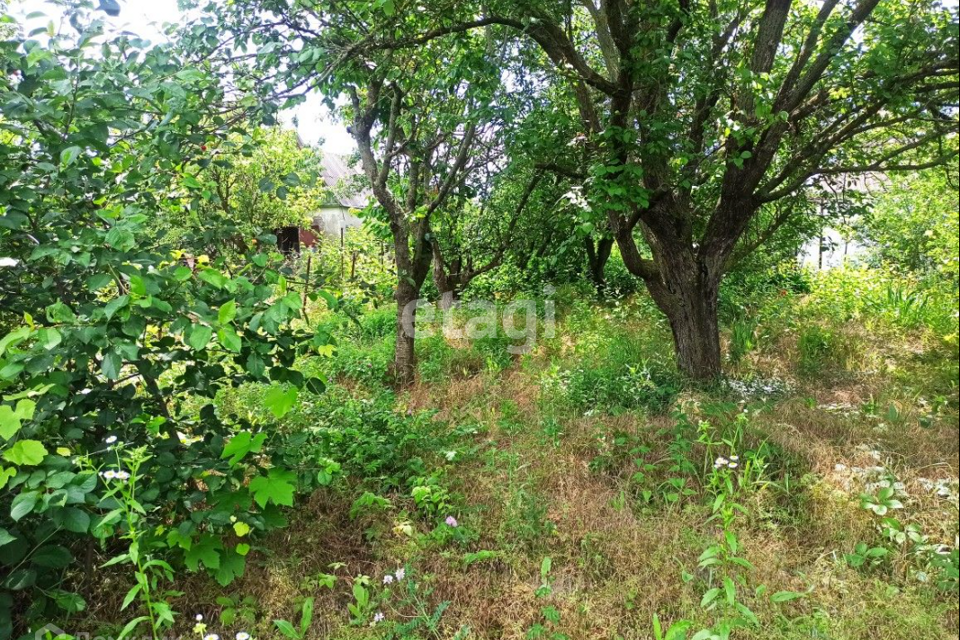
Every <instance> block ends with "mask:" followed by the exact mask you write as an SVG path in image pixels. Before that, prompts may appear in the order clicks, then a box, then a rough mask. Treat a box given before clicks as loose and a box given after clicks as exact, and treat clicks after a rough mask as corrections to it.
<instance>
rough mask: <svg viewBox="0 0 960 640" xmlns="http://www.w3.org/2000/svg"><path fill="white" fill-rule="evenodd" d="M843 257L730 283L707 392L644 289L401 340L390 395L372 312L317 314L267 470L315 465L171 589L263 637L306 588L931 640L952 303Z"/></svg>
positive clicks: (486, 633) (348, 628)
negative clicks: (228, 578) (329, 340)
mask: <svg viewBox="0 0 960 640" xmlns="http://www.w3.org/2000/svg"><path fill="white" fill-rule="evenodd" d="M868 275H869V274H861V273H859V272H857V273H851V272H840V271H837V272H833V273H831V274H829V275H824V276H817V277H814V278H812V279H810V280H808V281H807V284H808V285H809V287H808V288H809V292H806V293H805V292H803V287H799V286H797V287H793V288H791V289H789V290H786V291H784V289H783V288H781V287H768V288H767V289H766V290H765V291H763V292H760V293H757V294H756V295H754V296H752V297H749V300H750V303H749V308H748V309H744V310H741V311H740V312H731V313H730V314H729V315H728V316H727V318H728V322H727V324H726V325H725V327H724V332H725V336H726V338H727V344H728V351H727V352H728V353H730V354H731V355H732V356H733V357H731V358H730V365H731V366H732V368H731V369H730V374H731V377H730V378H729V379H728V380H727V381H726V382H725V383H724V384H723V385H720V386H718V387H717V388H716V389H707V390H704V389H696V388H690V387H686V386H684V385H683V384H682V382H681V380H680V378H679V376H678V375H677V374H676V371H675V368H674V366H673V364H672V355H671V345H670V341H669V330H668V329H667V327H666V326H665V324H664V322H663V320H662V318H661V317H660V316H659V314H657V313H656V311H655V310H654V309H653V308H652V306H651V305H650V303H649V301H648V300H646V299H645V298H644V297H643V296H642V295H638V296H637V297H635V298H627V299H619V300H612V301H608V302H606V303H604V304H600V305H597V304H588V303H583V302H573V303H572V304H566V305H564V306H563V308H562V309H561V314H560V315H561V319H560V322H559V325H558V330H557V334H556V336H554V337H552V338H549V339H542V340H540V341H539V342H538V344H537V345H536V347H535V348H534V349H533V350H532V351H530V352H529V353H527V354H524V355H516V354H512V353H510V352H509V350H508V349H507V347H508V346H509V345H510V344H511V343H512V342H511V341H510V340H507V339H505V338H502V337H490V338H486V339H483V340H479V341H474V342H470V341H466V340H451V339H448V338H445V337H444V336H442V335H435V336H433V337H430V338H426V339H424V340H421V341H420V343H419V346H418V349H419V357H420V371H419V376H420V381H419V383H418V384H417V385H416V386H415V387H414V388H413V389H411V390H409V391H404V392H402V393H396V392H394V391H393V390H391V389H390V388H388V387H387V386H386V385H385V382H384V376H385V373H386V368H387V364H388V362H389V358H390V354H391V352H392V346H393V345H392V335H393V331H394V322H395V318H394V315H393V313H392V311H391V310H388V309H381V310H376V311H372V312H367V313H365V314H363V315H362V316H359V317H357V318H356V320H355V321H354V320H346V321H340V322H339V323H338V324H337V326H335V327H334V326H332V324H331V332H333V330H334V329H335V331H336V334H337V336H338V344H337V348H336V351H335V352H334V353H332V354H331V355H330V356H329V357H322V358H318V359H316V360H313V361H308V362H303V363H300V364H299V365H298V366H299V367H301V368H302V369H304V370H311V371H313V370H316V371H322V372H325V373H326V374H327V375H328V376H329V381H330V386H329V388H328V390H327V392H326V393H325V394H322V395H319V396H312V397H309V398H302V402H301V403H300V405H299V407H298V408H297V409H296V410H294V411H293V412H291V413H290V414H289V415H288V417H287V419H286V422H285V424H284V425H283V428H284V430H285V431H288V432H290V433H299V434H303V442H302V445H301V447H300V448H299V452H298V459H297V460H291V461H287V464H288V465H289V466H291V467H293V468H298V469H301V470H302V472H304V473H307V472H308V471H309V472H310V473H317V472H318V471H317V470H318V469H320V470H321V472H326V473H329V476H330V477H329V478H324V479H325V480H328V482H326V483H325V486H324V487H323V488H321V489H320V490H319V491H317V492H316V493H315V494H314V496H313V497H312V498H311V499H310V500H309V501H308V503H307V504H306V505H305V506H303V507H302V508H298V509H297V510H295V511H293V512H292V513H290V514H289V516H290V519H291V524H290V527H288V528H287V529H285V530H283V531H281V532H278V533H276V534H273V535H271V536H270V537H268V538H266V539H264V540H262V541H261V542H260V543H259V544H257V545H256V546H255V547H254V549H253V550H252V552H251V555H250V565H249V567H248V571H247V574H246V575H245V576H244V577H243V579H241V580H239V581H238V582H237V583H235V584H234V585H233V586H232V587H231V591H230V592H229V593H226V594H224V593H223V591H222V589H219V588H218V587H217V586H216V585H215V584H212V583H210V582H208V581H207V580H206V579H204V578H200V577H197V578H192V579H190V580H187V581H185V582H184V583H183V584H181V585H178V587H179V588H181V589H182V590H183V591H185V592H186V593H187V595H186V596H185V598H184V602H182V603H181V604H180V608H181V610H185V611H188V612H192V611H193V610H194V609H196V610H197V612H202V613H204V614H205V615H207V616H208V620H209V621H210V622H211V627H213V628H216V629H217V630H218V632H219V633H220V635H221V637H226V636H225V634H227V633H232V632H234V631H236V630H240V629H241V628H242V629H243V630H246V631H249V632H253V633H255V634H256V635H258V636H259V637H261V638H265V637H276V631H275V627H274V625H273V622H272V621H273V620H274V619H278V618H279V619H287V620H296V619H298V618H297V617H298V615H299V614H298V611H299V608H300V606H301V605H302V603H303V602H304V600H305V599H306V598H315V601H316V604H315V611H316V614H315V616H314V619H313V622H312V624H311V626H310V628H309V632H308V634H307V637H309V638H318V639H319V638H324V639H327V638H334V639H342V640H375V639H376V640H380V639H383V638H396V639H407V640H414V639H425V638H454V637H459V638H463V639H466V638H471V639H476V640H480V639H483V640H488V639H489V640H493V639H509V640H520V639H527V638H536V637H540V638H561V637H566V638H571V639H573V638H576V639H581V638H582V639H585V640H609V639H613V638H623V639H624V640H627V639H630V640H640V639H647V638H652V637H653V618H654V615H656V616H657V617H658V619H659V620H660V621H661V622H662V623H663V625H664V626H665V627H666V626H669V625H670V624H673V623H675V622H678V621H681V620H686V621H687V622H688V623H689V624H690V627H689V629H690V633H689V634H688V635H689V636H692V635H693V632H694V631H696V630H699V629H702V628H703V629H705V628H715V627H716V625H718V624H723V623H724V622H725V621H726V622H730V621H735V620H741V622H740V623H738V624H737V626H735V628H734V629H733V630H732V633H731V636H730V637H731V638H734V639H737V640H741V639H742V640H759V639H761V638H763V639H768V638H784V639H796V640H800V639H802V638H803V639H807V638H831V639H834V640H867V639H870V640H872V639H873V638H877V637H882V638H885V639H887V638H891V639H896V640H899V639H903V640H917V639H919V638H924V639H926V638H931V639H933V638H937V639H939V638H948V639H949V638H956V637H957V632H958V623H957V619H958V613H960V611H958V603H957V596H956V593H957V592H956V570H957V560H956V557H957V556H956V547H957V535H958V530H960V524H958V521H960V515H958V514H960V511H958V501H957V475H958V463H957V455H958V449H960V445H958V417H957V398H956V389H957V387H956V380H955V376H954V377H953V378H951V375H953V374H952V373H951V372H953V371H954V370H955V366H956V360H955V353H951V352H950V350H949V348H947V345H948V342H946V341H945V340H944V336H945V335H947V334H949V331H950V328H951V327H952V326H954V327H955V318H954V319H953V320H951V319H950V317H948V315H949V314H946V313H945V312H944V311H943V306H944V305H943V304H942V300H941V299H940V297H938V296H942V295H943V294H942V292H941V293H936V292H930V291H926V290H923V289H920V288H918V289H916V290H915V291H916V292H918V293H916V295H914V294H908V293H905V292H904V291H900V293H894V294H888V293H884V291H897V289H895V288H894V289H887V288H886V287H888V285H889V286H891V287H895V286H899V285H896V283H895V282H894V281H893V280H888V281H886V282H884V281H883V278H884V277H885V276H883V275H877V274H873V277H872V278H870V277H868ZM917 286H918V287H919V286H920V285H919V284H918V285H917ZM860 287H863V289H861V288H860ZM743 299H747V297H744V298H743ZM905 300H911V302H905ZM327 321H329V322H331V323H333V320H332V319H330V318H328V319H327ZM951 322H953V323H954V324H953V325H951V324H950V323H951ZM734 354H735V355H734ZM256 393H258V391H257V389H254V388H250V389H245V390H244V391H243V392H242V393H241V394H239V397H234V398H223V399H222V402H223V403H230V404H229V407H230V408H231V410H233V411H235V412H242V411H241V410H243V408H244V407H249V411H253V410H254V408H255V407H257V406H259V403H258V402H257V399H256ZM245 394H246V395H245ZM224 408H225V409H226V405H224ZM734 457H736V460H735V461H734V462H735V464H734V466H732V467H731V466H730V462H731V461H733V459H734ZM720 458H722V459H724V460H726V461H727V465H726V466H722V465H719V459H720ZM887 489H889V490H890V491H889V492H888V491H887ZM720 495H724V496H725V498H724V501H721V506H720V507H718V500H719V498H718V496H720ZM725 501H729V504H735V505H736V506H735V507H731V509H730V510H729V513H727V512H725V511H724V510H723V508H722V506H723V504H728V503H727V502H725ZM880 512H883V513H880ZM451 523H452V524H451ZM731 545H733V546H732V547H731ZM718 548H720V549H723V551H722V554H724V555H721V556H718V557H722V558H724V560H723V563H722V564H720V565H714V564H711V563H709V562H708V563H705V562H704V556H705V554H707V553H708V552H710V550H711V549H718ZM874 549H879V550H881V551H875V552H871V551H870V550H874ZM711 553H712V552H711ZM730 557H735V558H736V561H732V560H730ZM545 558H549V562H545ZM861 558H862V559H863V560H862V561H861ZM708 559H709V557H708ZM398 568H403V569H404V571H405V572H406V573H407V575H405V576H404V577H403V579H402V580H400V581H397V580H396V572H397V569H398ZM387 575H390V576H392V577H391V582H389V583H385V582H384V579H385V577H386V576H387ZM728 582H729V585H732V586H728ZM357 585H360V586H361V587H362V589H363V590H364V591H365V592H366V593H367V596H366V597H368V600H369V601H368V604H367V605H365V607H366V608H365V609H363V608H361V609H362V610H361V609H348V605H353V606H359V605H358V604H357V603H358V601H357V597H358V595H357V594H358V593H360V591H358V590H357ZM714 589H719V591H718V593H717V594H715V595H714V596H712V597H713V598H715V600H710V599H709V598H708V594H711V593H713V590H714ZM727 589H732V590H733V593H732V594H730V595H728V593H727ZM244 597H247V598H249V599H250V600H248V603H247V605H242V601H243V598H244ZM728 597H729V598H731V599H732V601H733V602H734V603H735V604H738V605H742V607H744V608H745V609H747V610H749V611H750V613H751V616H746V615H745V614H743V612H742V610H741V609H739V608H737V607H736V606H734V605H728V604H727V602H728V601H727V598H728ZM714 603H715V604H714ZM244 607H246V608H244ZM356 611H361V613H360V614H357V613H356ZM231 612H232V613H231ZM238 612H240V613H242V614H243V615H242V616H241V615H240V613H238ZM377 613H382V614H383V620H382V621H380V622H377V623H376V624H373V623H374V620H375V617H374V616H375V615H376V614H377ZM225 614H226V615H227V618H228V621H225V622H222V623H221V622H220V621H219V617H220V616H222V615H225ZM107 619H108V618H107ZM376 620H379V617H378V618H376ZM458 634H459V635H458ZM551 634H562V635H551Z"/></svg>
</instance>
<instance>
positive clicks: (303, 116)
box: [10, 0, 356, 155]
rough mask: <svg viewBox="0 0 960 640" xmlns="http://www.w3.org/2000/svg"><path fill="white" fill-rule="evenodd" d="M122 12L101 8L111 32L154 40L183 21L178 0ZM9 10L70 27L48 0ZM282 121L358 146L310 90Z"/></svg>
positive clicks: (124, 1) (128, 0) (314, 140)
mask: <svg viewBox="0 0 960 640" xmlns="http://www.w3.org/2000/svg"><path fill="white" fill-rule="evenodd" d="M118 2H119V3H120V7H121V8H120V15H119V16H116V17H110V16H108V15H107V14H105V13H103V12H98V14H97V15H98V17H99V18H100V19H102V20H103V21H104V24H105V25H106V28H107V30H108V31H109V32H113V33H121V32H123V31H129V32H132V33H135V34H137V35H138V36H140V37H141V38H144V39H146V40H150V41H151V42H157V43H159V42H165V41H166V40H167V37H166V35H164V33H163V25H164V24H165V23H180V22H182V21H183V19H184V13H183V12H181V11H180V9H179V7H178V6H177V0H118ZM10 5H11V6H10V12H11V13H12V14H13V15H14V17H16V18H17V20H18V22H20V24H21V25H22V26H23V29H24V31H25V32H26V33H29V32H30V31H31V30H33V29H36V28H38V27H42V26H45V25H46V24H47V23H48V22H50V21H51V20H53V23H54V25H55V28H56V27H57V26H59V25H61V23H62V28H66V29H70V28H71V27H70V26H69V25H68V24H67V22H66V20H64V19H62V17H61V16H62V14H61V10H60V8H59V7H57V6H56V5H53V4H51V3H50V2H47V1H46V0H13V1H12V2H11V3H10ZM37 11H39V12H43V13H44V14H46V17H37V18H32V19H30V20H25V17H26V16H27V15H29V14H31V13H33V12H37ZM280 118H281V121H282V122H283V123H284V124H285V125H286V126H287V127H290V128H291V129H292V128H293V127H294V121H296V129H297V133H299V134H300V138H301V140H303V141H304V142H305V143H306V144H309V145H312V146H319V147H320V148H321V149H322V150H323V151H326V152H328V153H337V154H344V155H347V154H351V153H353V152H354V151H355V150H356V144H355V143H354V141H353V138H351V137H350V134H348V133H347V130H346V126H345V125H343V124H340V123H337V122H336V121H335V120H334V117H333V114H332V113H331V112H330V110H329V109H327V108H326V107H325V106H324V105H323V101H322V100H321V98H320V96H319V95H316V94H311V95H310V96H308V97H307V101H306V102H304V103H303V104H301V105H298V106H297V107H295V108H293V109H287V110H286V111H284V112H282V113H281V114H280Z"/></svg>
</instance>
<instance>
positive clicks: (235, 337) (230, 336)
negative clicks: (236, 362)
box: [217, 327, 243, 353]
mask: <svg viewBox="0 0 960 640" xmlns="http://www.w3.org/2000/svg"><path fill="white" fill-rule="evenodd" d="M217 338H218V339H219V340H220V344H221V345H222V346H223V348H224V349H227V350H228V351H233V352H235V353H239V352H240V349H242V348H243V339H242V338H241V337H240V334H238V333H237V332H236V331H234V330H233V329H231V328H230V327H221V328H220V329H219V330H218V331H217Z"/></svg>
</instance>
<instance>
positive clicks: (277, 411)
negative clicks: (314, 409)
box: [263, 384, 298, 418]
mask: <svg viewBox="0 0 960 640" xmlns="http://www.w3.org/2000/svg"><path fill="white" fill-rule="evenodd" d="M297 395H298V391H297V388H296V387H293V386H290V387H287V386H284V385H280V384H275V385H271V386H270V388H269V389H267V392H266V394H264V396H263V405H264V406H265V407H266V408H267V409H269V410H270V412H271V413H272V414H273V415H274V416H276V417H277V418H282V417H283V416H285V415H287V413H289V412H290V410H291V409H293V406H294V405H295V404H296V402H297Z"/></svg>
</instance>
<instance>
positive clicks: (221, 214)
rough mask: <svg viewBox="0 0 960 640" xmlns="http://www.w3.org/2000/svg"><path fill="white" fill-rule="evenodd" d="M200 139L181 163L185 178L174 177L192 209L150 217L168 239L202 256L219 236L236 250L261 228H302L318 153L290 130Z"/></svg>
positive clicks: (318, 195)
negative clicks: (184, 163) (184, 164)
mask: <svg viewBox="0 0 960 640" xmlns="http://www.w3.org/2000/svg"><path fill="white" fill-rule="evenodd" d="M204 142H205V143H204V144H202V145H201V146H200V148H199V149H195V150H194V153H196V154H197V155H196V156H195V157H193V158H191V161H190V163H189V164H188V165H187V167H186V170H187V171H188V172H192V175H189V176H187V177H185V179H184V180H183V181H182V182H181V187H182V188H185V190H186V192H187V195H189V196H193V197H194V202H193V204H192V206H190V207H189V208H183V209H180V210H172V211H170V212H169V214H168V215H165V216H163V217H162V218H160V219H158V220H157V222H156V224H157V227H158V228H160V229H163V230H165V231H166V232H167V239H168V241H174V242H178V243H180V244H187V245H195V246H197V247H198V248H202V249H203V250H204V251H205V252H208V253H209V254H210V255H216V254H217V253H220V252H222V251H224V250H225V247H224V246H223V245H222V243H223V242H224V241H225V242H226V243H227V247H228V248H232V249H234V250H235V251H238V252H239V253H240V254H242V253H244V251H245V250H246V247H247V245H248V244H249V243H250V242H251V240H252V239H253V238H255V237H256V236H257V235H259V234H261V233H265V232H272V231H273V230H275V229H277V228H279V227H285V226H299V227H307V228H309V227H310V225H311V219H310V216H311V214H312V213H314V212H316V211H317V209H318V208H319V207H320V205H321V204H323V200H324V190H323V186H322V184H323V183H322V181H320V180H319V176H320V169H321V163H320V154H319V152H318V151H316V150H314V149H312V148H310V147H307V146H304V145H303V144H302V143H301V141H300V139H299V137H298V136H297V134H296V133H295V132H293V131H289V130H284V129H281V128H279V127H270V128H255V129H253V130H252V131H249V132H246V131H244V132H242V133H238V132H234V133H230V134H228V135H227V136H226V137H225V138H223V139H221V138H219V137H216V136H207V137H206V138H205V140H204ZM197 196H199V197H197ZM218 243H221V244H218Z"/></svg>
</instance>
